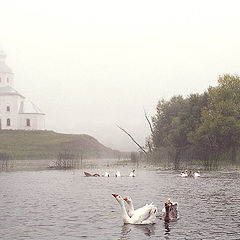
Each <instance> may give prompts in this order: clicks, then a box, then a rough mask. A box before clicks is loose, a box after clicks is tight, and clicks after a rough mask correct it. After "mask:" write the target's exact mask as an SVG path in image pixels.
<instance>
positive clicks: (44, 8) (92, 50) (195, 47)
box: [0, 0, 240, 150]
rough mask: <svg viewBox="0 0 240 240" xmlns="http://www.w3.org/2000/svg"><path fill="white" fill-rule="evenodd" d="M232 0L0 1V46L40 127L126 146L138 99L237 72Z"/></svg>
mask: <svg viewBox="0 0 240 240" xmlns="http://www.w3.org/2000/svg"><path fill="white" fill-rule="evenodd" d="M239 12H240V1H237V0H236V1H231V0H227V1H221V0H217V1H214V0H208V1H203V0H201V1H192V0H189V1H186V0H181V1H179V0H176V1H161V0H156V1H153V0H146V1H141V0H136V1H134V0H126V1H125V0H121V1H116V0H115V1H114V0H82V1H81V0H76V1H74V0H62V1H61V0H39V1H36V0H35V1H34V0H21V1H20V0H7V1H6V0H0V46H1V48H2V49H3V50H4V51H5V53H6V54H7V61H6V62H7V64H8V66H9V67H10V68H11V69H12V70H13V72H14V74H15V76H14V79H15V89H16V90H18V91H19V92H20V93H21V94H22V95H24V96H25V97H26V98H27V99H29V100H31V101H32V102H33V103H35V104H36V105H37V106H38V107H39V108H40V109H41V110H42V111H43V112H45V113H46V128H47V129H48V130H54V131H57V132H62V133H76V134H82V133H85V134H89V135H91V136H93V137H95V138H96V139H98V140H99V141H100V142H101V143H103V144H104V145H105V146H108V147H111V148H114V149H118V150H135V149H137V148H136V146H135V145H134V144H133V143H132V141H131V140H130V139H129V137H128V136H127V135H126V134H125V133H123V132H122V131H121V130H120V129H118V128H117V127H116V124H118V125H120V126H122V127H123V128H124V129H126V130H127V131H129V133H131V134H132V135H133V136H134V137H135V139H136V140H137V141H138V142H139V143H140V144H142V145H144V143H145V137H146V136H148V135H149V134H150V131H149V127H148V124H147V122H146V120H145V118H144V113H143V107H144V108H145V109H146V112H147V113H148V115H149V117H150V116H153V115H154V114H155V109H156V105H157V102H158V100H159V99H162V98H164V99H165V100H169V99H170V98H171V97H172V96H174V95H179V94H180V95H183V96H184V97H186V96H188V95H189V94H191V93H200V94H201V93H203V92H204V91H205V90H207V88H208V87H209V86H216V84H217V78H218V76H219V75H222V74H224V73H232V74H240V14H239Z"/></svg>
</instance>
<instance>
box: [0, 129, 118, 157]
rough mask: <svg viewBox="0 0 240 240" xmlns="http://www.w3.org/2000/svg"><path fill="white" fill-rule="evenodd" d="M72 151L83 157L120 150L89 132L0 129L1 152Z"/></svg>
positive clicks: (46, 153) (30, 154)
mask: <svg viewBox="0 0 240 240" xmlns="http://www.w3.org/2000/svg"><path fill="white" fill-rule="evenodd" d="M63 152H69V153H71V154H75V155H78V156H82V157H83V158H91V157H94V158H103V157H116V156H117V154H118V151H115V150H112V149H110V148H107V147H105V146H104V145H102V144H101V143H99V142H98V141H97V140H96V139H95V138H93V137H91V136H89V135H86V134H62V133H56V132H53V131H22V130H1V131H0V153H1V154H7V155H9V156H10V157H11V158H12V159H56V158H57V156H58V154H59V153H63Z"/></svg>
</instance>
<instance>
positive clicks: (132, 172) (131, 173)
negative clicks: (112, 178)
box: [129, 169, 136, 177]
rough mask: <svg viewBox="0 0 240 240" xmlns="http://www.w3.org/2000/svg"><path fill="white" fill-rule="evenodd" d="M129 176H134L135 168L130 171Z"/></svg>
mask: <svg viewBox="0 0 240 240" xmlns="http://www.w3.org/2000/svg"><path fill="white" fill-rule="evenodd" d="M129 177H136V174H135V169H133V170H132V171H131V172H130V174H129Z"/></svg>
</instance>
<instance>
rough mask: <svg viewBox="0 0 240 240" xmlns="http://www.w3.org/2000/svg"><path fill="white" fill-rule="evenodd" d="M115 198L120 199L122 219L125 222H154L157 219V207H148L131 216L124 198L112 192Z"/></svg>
mask: <svg viewBox="0 0 240 240" xmlns="http://www.w3.org/2000/svg"><path fill="white" fill-rule="evenodd" d="M112 195H113V196H114V197H115V199H116V200H117V201H118V203H119V205H120V207H121V210H122V219H123V222H124V223H130V224H152V223H154V221H155V219H156V212H157V208H156V207H155V208H151V207H149V208H146V209H145V210H144V211H142V212H141V213H139V214H134V215H133V216H132V217H129V216H128V214H127V211H126V208H125V204H124V200H123V198H122V197H121V196H120V195H118V194H112Z"/></svg>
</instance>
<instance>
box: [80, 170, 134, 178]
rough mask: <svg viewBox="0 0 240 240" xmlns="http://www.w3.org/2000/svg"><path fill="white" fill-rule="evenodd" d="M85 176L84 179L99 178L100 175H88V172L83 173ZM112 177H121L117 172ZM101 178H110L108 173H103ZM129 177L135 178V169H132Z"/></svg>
mask: <svg viewBox="0 0 240 240" xmlns="http://www.w3.org/2000/svg"><path fill="white" fill-rule="evenodd" d="M84 174H85V176H86V177H101V175H100V174H98V173H94V174H91V173H88V172H84ZM113 176H114V177H121V173H120V171H117V172H116V173H115V174H114V175H113ZM102 177H110V174H109V173H108V172H105V173H104V174H103V175H102ZM129 177H136V174H135V169H133V170H132V171H131V172H130V174H129Z"/></svg>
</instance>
